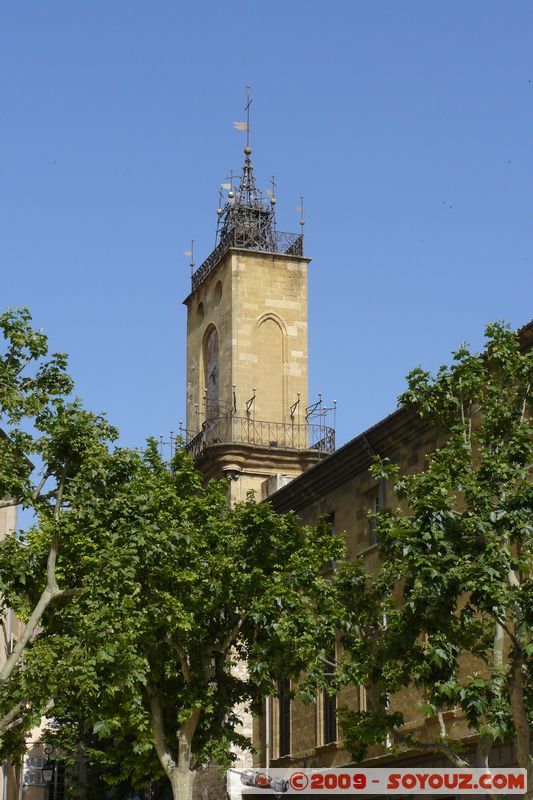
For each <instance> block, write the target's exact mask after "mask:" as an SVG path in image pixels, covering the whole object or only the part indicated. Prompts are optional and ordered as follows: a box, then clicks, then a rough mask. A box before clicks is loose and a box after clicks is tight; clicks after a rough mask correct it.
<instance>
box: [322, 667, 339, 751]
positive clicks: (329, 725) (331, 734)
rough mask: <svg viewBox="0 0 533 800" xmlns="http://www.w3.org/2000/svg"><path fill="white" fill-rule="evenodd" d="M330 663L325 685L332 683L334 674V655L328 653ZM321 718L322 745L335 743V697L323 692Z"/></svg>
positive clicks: (327, 668)
mask: <svg viewBox="0 0 533 800" xmlns="http://www.w3.org/2000/svg"><path fill="white" fill-rule="evenodd" d="M328 661H330V662H331V663H328V664H326V669H325V673H324V674H325V677H326V682H327V683H332V681H333V676H334V674H335V666H334V665H335V653H334V652H333V653H330V656H329V659H328ZM322 716H323V720H324V731H323V734H324V740H323V741H324V744H330V742H336V741H337V696H336V695H334V694H328V693H327V692H326V691H324V694H323V697H322Z"/></svg>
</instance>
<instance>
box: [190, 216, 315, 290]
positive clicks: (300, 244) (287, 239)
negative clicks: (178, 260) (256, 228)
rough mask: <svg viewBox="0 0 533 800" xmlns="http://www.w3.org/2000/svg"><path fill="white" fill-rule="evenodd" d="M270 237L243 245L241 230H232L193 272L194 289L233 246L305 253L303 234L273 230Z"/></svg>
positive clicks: (297, 254)
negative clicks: (261, 241)
mask: <svg viewBox="0 0 533 800" xmlns="http://www.w3.org/2000/svg"><path fill="white" fill-rule="evenodd" d="M268 239H269V240H270V241H267V240H265V242H264V244H261V243H259V242H257V241H256V242H254V243H253V244H252V243H247V244H245V245H243V243H242V240H241V239H240V235H239V232H238V231H237V230H235V231H232V232H231V233H230V235H227V236H225V237H224V239H223V240H222V241H221V242H220V243H219V244H218V245H217V246H216V247H215V249H214V250H213V252H212V253H211V254H210V255H209V256H208V257H207V258H206V260H205V261H204V263H203V264H201V266H199V267H198V269H197V270H196V272H194V273H193V274H192V277H191V281H192V289H193V291H194V290H195V289H197V288H198V286H199V285H200V284H201V283H202V282H203V281H204V280H205V279H206V278H207V276H208V275H209V274H210V273H211V272H212V271H213V270H214V269H215V267H216V266H217V264H219V263H220V261H221V260H222V258H223V257H224V256H225V255H226V253H227V252H228V250H229V249H230V248H231V247H237V248H241V249H244V250H254V251H258V252H262V253H280V254H281V255H286V256H303V254H304V239H303V235H302V234H298V233H284V232H283V231H271V232H270V233H269V236H268Z"/></svg>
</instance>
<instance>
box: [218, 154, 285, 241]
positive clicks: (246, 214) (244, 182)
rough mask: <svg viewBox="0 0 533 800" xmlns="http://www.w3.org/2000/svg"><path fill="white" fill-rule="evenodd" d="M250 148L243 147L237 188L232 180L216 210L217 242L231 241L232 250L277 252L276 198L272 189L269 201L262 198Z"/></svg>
mask: <svg viewBox="0 0 533 800" xmlns="http://www.w3.org/2000/svg"><path fill="white" fill-rule="evenodd" d="M251 154H252V148H251V147H250V145H248V144H247V145H246V147H245V148H244V157H245V158H244V166H243V168H242V175H241V180H240V183H239V186H238V187H236V188H235V190H234V188H233V181H231V183H230V189H229V191H228V194H227V199H226V204H225V206H224V208H220V207H219V208H218V211H217V213H218V216H219V220H220V222H219V226H218V231H217V233H218V236H219V241H220V242H226V241H229V242H231V245H232V246H233V247H242V248H244V249H247V250H267V251H269V252H276V246H277V242H276V236H275V233H276V214H275V205H276V198H275V196H274V189H272V192H271V196H270V199H268V198H265V197H264V196H263V194H262V192H260V191H259V190H258V188H257V186H256V183H255V176H254V169H253V166H252V159H251Z"/></svg>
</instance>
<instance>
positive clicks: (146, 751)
mask: <svg viewBox="0 0 533 800" xmlns="http://www.w3.org/2000/svg"><path fill="white" fill-rule="evenodd" d="M107 475H108V476H113V477H112V479H111V480H109V482H108V483H107V484H105V485H102V484H101V483H100V480H99V479H98V481H99V487H98V492H94V493H92V492H88V493H87V495H86V497H87V499H88V500H90V509H89V508H85V507H84V502H83V501H82V499H81V497H80V498H77V502H76V507H75V508H73V510H72V511H71V512H70V513H69V515H68V523H67V524H68V527H69V529H70V527H71V526H72V533H71V534H69V535H68V536H66V537H65V541H66V544H65V547H64V549H63V551H62V559H64V560H65V570H66V569H67V565H68V569H69V571H71V572H69V573H68V574H67V573H66V571H65V579H67V580H69V581H75V580H77V581H78V582H79V581H80V580H82V581H83V586H84V591H83V592H82V593H81V594H79V595H78V596H76V597H75V598H73V599H72V601H71V602H70V603H69V604H68V607H65V608H64V609H61V611H60V613H58V612H57V611H54V618H53V619H52V620H51V621H50V624H49V626H48V629H47V632H46V634H45V635H44V636H43V639H45V640H49V639H52V638H53V639H55V640H56V645H55V646H56V650H57V653H58V659H59V661H58V665H59V669H58V670H57V669H56V670H55V673H54V674H56V673H58V674H60V675H65V673H67V674H72V675H73V676H75V677H74V679H72V680H69V682H68V685H65V684H64V683H63V682H62V681H59V682H58V681H57V680H56V684H57V686H56V695H55V696H56V704H55V707H54V716H55V720H56V726H57V734H56V735H57V737H58V738H59V739H60V740H61V741H62V742H63V743H64V744H65V743H67V744H68V742H66V741H65V739H66V737H69V736H70V743H71V744H72V742H74V741H76V740H78V739H82V740H85V741H86V742H87V743H88V746H89V749H90V753H91V755H92V757H93V758H96V759H100V760H105V759H108V760H109V758H110V756H109V743H110V742H111V741H112V742H113V748H114V753H113V756H112V762H113V764H114V766H115V769H114V773H113V778H114V779H116V780H121V779H123V778H124V777H126V776H128V777H130V778H132V777H133V778H135V779H136V780H137V781H138V782H142V781H143V780H144V779H145V778H146V776H147V775H152V776H157V775H158V774H160V773H161V766H160V765H159V764H158V763H157V760H156V756H155V752H154V749H153V738H154V733H153V728H152V724H151V711H150V709H151V700H152V699H153V696H154V695H155V696H156V698H157V699H158V700H159V701H160V702H161V705H162V708H163V717H164V731H165V737H166V743H167V745H168V747H169V749H170V750H171V751H174V755H175V757H176V759H177V755H178V754H177V752H175V748H174V745H173V743H174V742H175V740H176V734H177V732H178V731H179V730H180V729H182V728H183V726H184V725H185V723H186V722H187V720H189V719H190V718H191V715H192V714H193V712H194V710H197V711H198V712H199V720H198V727H197V728H196V730H195V733H194V737H193V741H192V757H193V761H192V762H191V763H195V764H201V763H204V762H206V761H208V760H209V759H215V760H216V762H217V763H221V764H223V763H229V760H230V758H231V756H230V753H229V748H230V745H231V744H232V743H233V744H239V745H245V744H247V743H246V741H245V740H244V739H243V737H241V736H239V735H238V734H237V733H236V732H235V725H236V723H237V722H238V719H237V717H236V715H235V712H234V709H235V706H236V705H237V704H241V703H244V704H246V705H247V706H249V707H251V708H254V709H259V707H260V704H261V700H262V699H263V698H264V696H265V694H267V693H270V692H272V691H273V689H274V681H275V679H276V677H278V676H280V675H281V674H283V675H288V676H290V675H292V676H297V675H298V674H299V673H300V672H301V671H302V670H303V669H305V668H306V667H307V665H308V664H309V663H310V662H311V661H312V660H313V658H317V657H318V655H317V654H318V653H319V652H321V651H322V650H324V649H325V648H326V647H328V646H330V644H331V640H332V636H334V627H332V623H331V619H330V615H329V610H330V606H331V603H332V602H333V601H332V599H331V585H330V583H329V582H328V581H327V580H326V579H325V577H323V576H322V575H321V574H320V571H321V568H322V567H323V565H324V564H325V563H326V562H327V561H330V560H332V559H334V558H338V557H339V556H340V553H341V551H342V548H341V545H340V543H339V541H338V540H334V539H332V538H331V537H330V536H329V535H328V534H327V532H326V531H322V532H320V531H317V530H316V529H313V528H302V527H300V526H298V524H297V522H296V519H295V517H294V516H293V515H290V514H289V515H285V516H278V515H276V514H275V513H274V512H273V510H272V509H271V507H270V506H268V505H265V504H257V503H255V502H254V500H253V498H250V499H249V500H248V501H247V502H246V503H243V504H240V505H238V506H236V507H235V508H234V509H231V508H230V506H229V503H228V499H227V491H226V486H225V484H224V483H221V482H220V483H216V482H209V483H208V484H207V485H204V484H203V482H202V479H201V476H200V475H199V474H198V473H197V472H196V471H195V469H194V467H193V465H192V462H191V459H190V457H189V456H188V455H186V454H185V453H184V452H183V451H178V453H177V454H176V456H175V458H174V461H173V463H172V465H171V466H170V468H169V465H168V464H165V463H164V462H163V461H162V460H161V457H160V455H159V453H158V449H157V446H156V444H155V442H151V443H149V446H148V448H147V450H146V451H144V452H142V453H141V452H131V451H116V452H115V453H114V454H112V455H111V456H110V457H109V463H108V466H107ZM117 475H119V476H120V481H121V482H120V485H117V483H116V482H115V476H117ZM86 491H87V487H86V484H85V485H84V492H86ZM82 521H83V528H82V527H81V523H82ZM78 530H83V538H84V540H85V545H84V546H83V547H82V548H81V549H80V548H79V547H78V542H77V540H76V536H75V532H76V531H78ZM87 542H90V543H91V546H90V547H88V545H87ZM71 547H72V548H73V551H72V552H70V548H71ZM75 553H77V559H76V561H75V559H74V555H75ZM62 559H60V563H61V561H62ZM74 561H75V563H74ZM73 573H75V574H73ZM243 661H246V663H247V665H248V675H247V676H241V675H239V674H238V673H237V672H236V671H235V668H236V666H237V664H238V663H239V662H243ZM54 674H51V675H50V676H49V680H50V681H52V682H53V681H54ZM118 765H120V769H118Z"/></svg>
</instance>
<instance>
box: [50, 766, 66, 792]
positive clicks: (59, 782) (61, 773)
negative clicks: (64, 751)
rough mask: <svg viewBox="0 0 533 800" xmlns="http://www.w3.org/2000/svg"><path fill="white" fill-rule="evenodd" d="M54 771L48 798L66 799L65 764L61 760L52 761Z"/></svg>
mask: <svg viewBox="0 0 533 800" xmlns="http://www.w3.org/2000/svg"><path fill="white" fill-rule="evenodd" d="M50 763H51V764H52V765H53V767H54V771H53V773H52V780H51V782H50V783H49V784H48V800H65V765H64V764H61V762H59V761H51V762H50Z"/></svg>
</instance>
